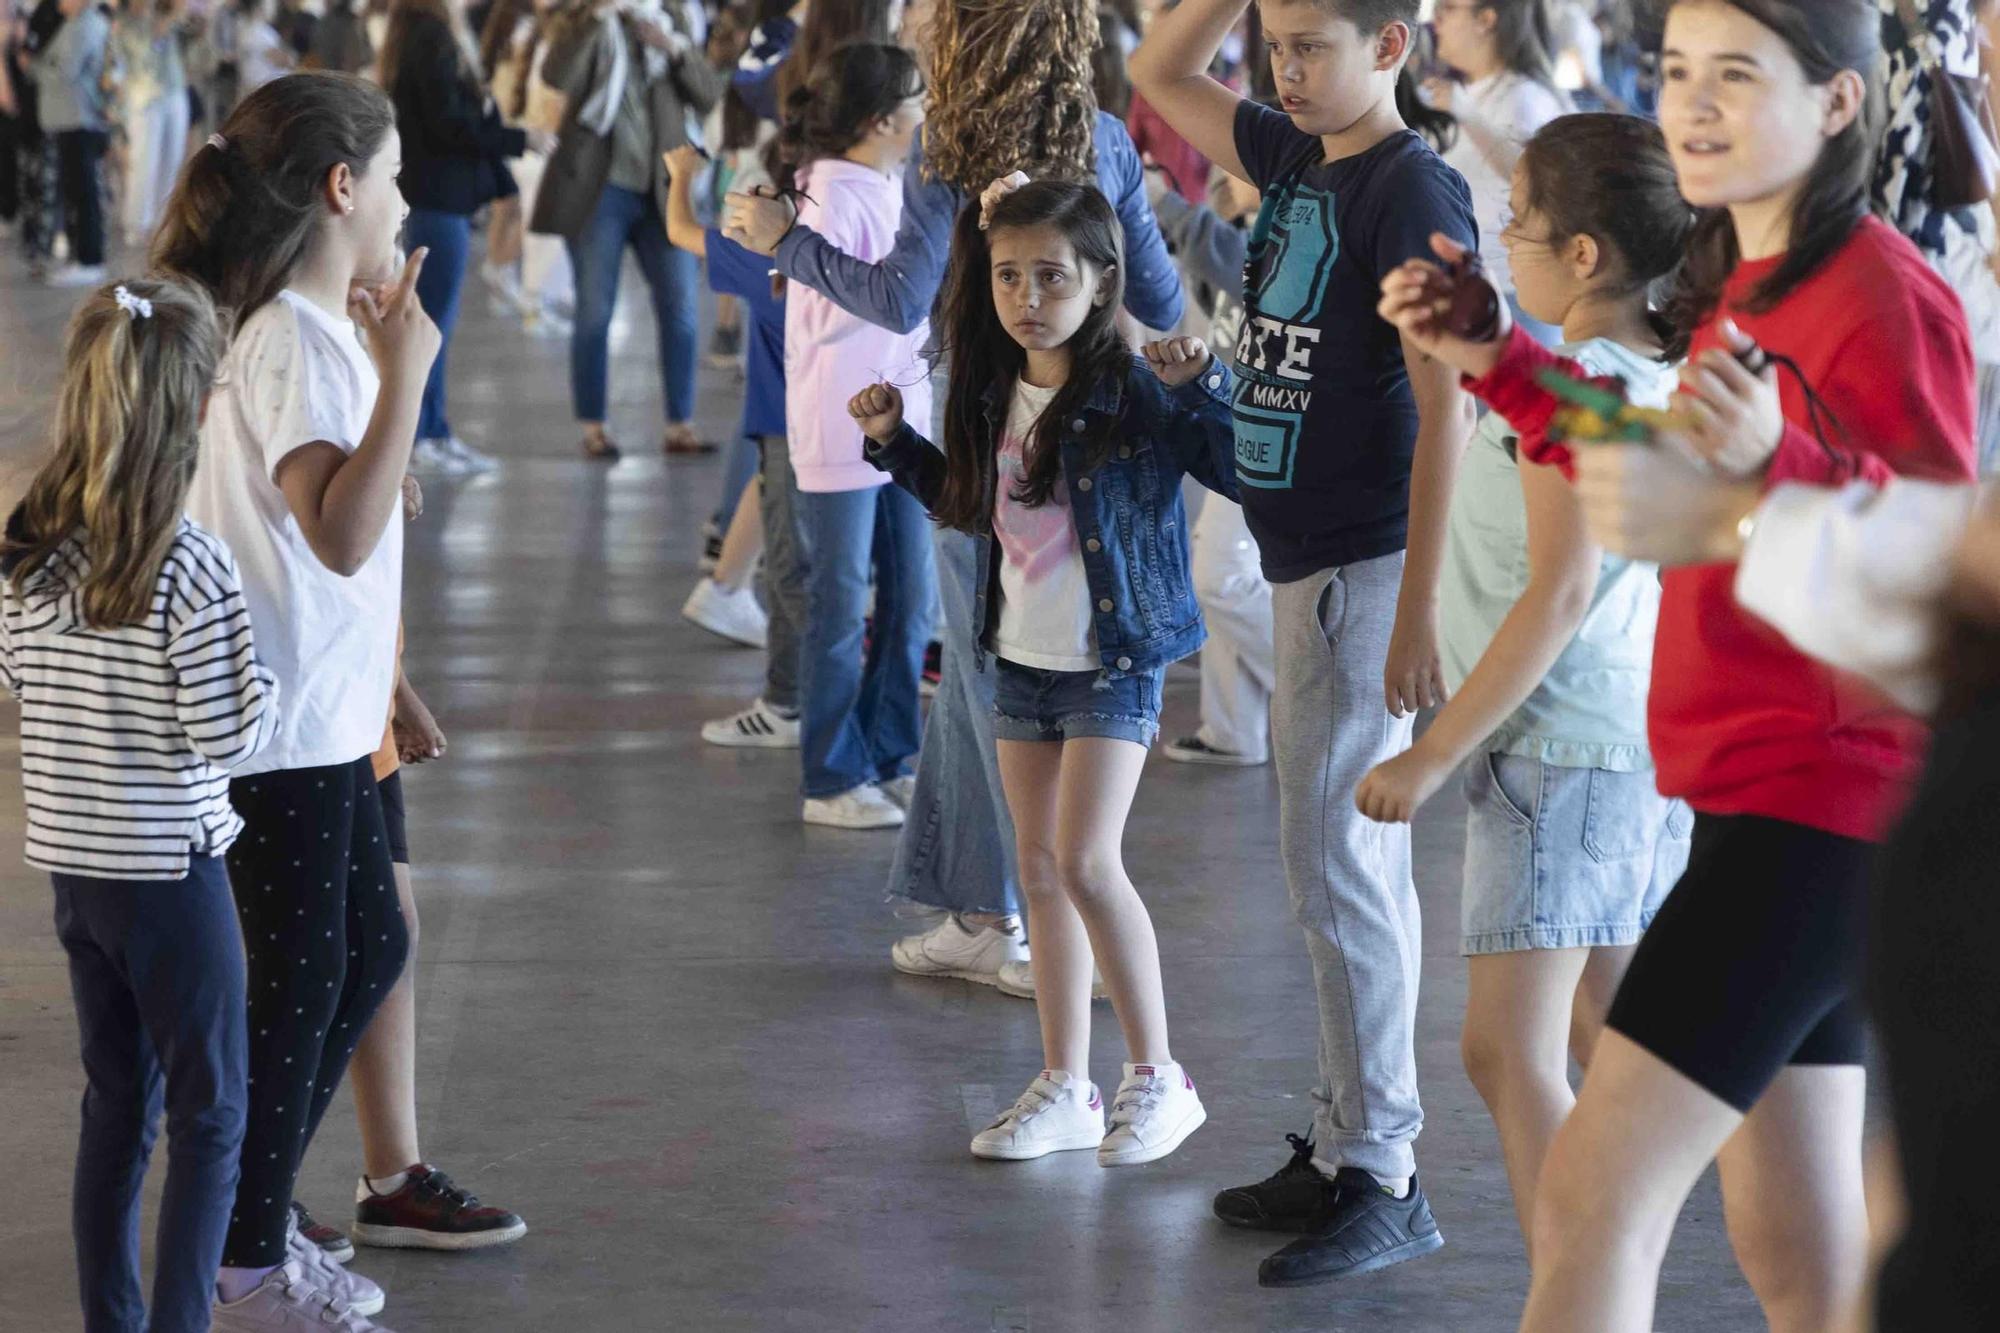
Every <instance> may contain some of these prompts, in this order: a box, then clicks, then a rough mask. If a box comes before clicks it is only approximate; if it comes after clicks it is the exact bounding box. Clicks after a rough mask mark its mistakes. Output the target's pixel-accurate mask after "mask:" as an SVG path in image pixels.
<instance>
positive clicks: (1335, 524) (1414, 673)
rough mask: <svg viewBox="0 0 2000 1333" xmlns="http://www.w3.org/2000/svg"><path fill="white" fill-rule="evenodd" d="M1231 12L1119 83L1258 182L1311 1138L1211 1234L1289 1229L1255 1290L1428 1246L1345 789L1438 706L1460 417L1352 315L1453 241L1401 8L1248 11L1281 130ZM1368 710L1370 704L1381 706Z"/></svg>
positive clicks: (1262, 326)
mask: <svg viewBox="0 0 2000 1333" xmlns="http://www.w3.org/2000/svg"><path fill="white" fill-rule="evenodd" d="M1243 8H1244V0H1182V3H1181V4H1180V5H1179V6H1178V7H1176V8H1174V9H1170V10H1167V11H1164V12H1162V13H1161V14H1160V15H1159V16H1158V17H1157V18H1156V19H1155V20H1154V24H1153V27H1152V29H1151V30H1150V32H1149V33H1148V35H1147V38H1146V41H1145V43H1144V44H1143V45H1142V46H1141V47H1140V48H1139V50H1138V52H1137V53H1136V54H1135V55H1134V56H1133V59H1132V66H1131V72H1132V80H1133V84H1134V86H1135V87H1136V88H1137V89H1138V91H1139V92H1140V93H1141V94H1143V95H1144V96H1145V98H1146V100H1147V101H1148V102H1150V103H1151V104H1152V105H1153V107H1154V108H1155V109H1157V110H1158V111H1159V112H1160V113H1161V114H1162V115H1164V116H1165V117H1166V118H1167V121H1168V122H1169V123H1170V124H1171V125H1172V126H1173V127H1174V129H1176V130H1177V131H1179V132H1180V133H1181V134H1182V135H1184V136H1186V138H1187V139H1188V140H1189V141H1190V142H1192V143H1193V144H1194V145H1195V147H1197V148H1199V149H1200V150H1201V151H1202V152H1203V153H1204V154H1205V155H1207V157H1208V158H1209V159H1210V160H1211V161H1213V162H1215V163H1217V164H1218V165H1220V166H1221V167H1222V168H1223V169H1224V170H1226V171H1228V172H1230V173H1231V174H1232V175H1236V176H1238V177H1240V178H1242V179H1244V180H1248V181H1250V182H1251V183H1253V184H1255V185H1257V186H1258V187H1260V188H1261V189H1262V190H1263V192H1264V202H1263V208H1262V211H1261V212H1260V213H1259V214H1258V218H1257V222H1256V225H1255V228H1254V230H1253V231H1252V233H1251V244H1250V254H1249V261H1248V263H1247V264H1246V265H1245V272H1244V281H1245V293H1244V305H1245V315H1244V320H1243V333H1242V336H1241V338H1240V339H1239V340H1238V343H1237V346H1236V357H1235V361H1236V371H1237V376H1238V382H1237V389H1236V466H1237V474H1238V479H1239V480H1240V482H1241V483H1242V491H1243V509H1244V513H1245V515H1246V517H1247V518H1248V520H1249V524H1250V531H1251V533H1252V535H1254V536H1255V537H1256V539H1257V544H1258V549H1259V551H1260V553H1261V555H1262V557H1263V562H1264V572H1265V575H1266V576H1267V577H1268V578H1269V579H1270V580H1271V583H1272V585H1273V588H1272V618H1273V621H1274V622H1275V626H1276V647H1277V681H1276V689H1275V691H1274V693H1273V696H1272V705H1271V723H1272V735H1273V750H1274V754H1275V758H1276V760H1277V768H1278V792H1279V804H1280V810H1279V829H1280V834H1279V842H1280V848H1281V852H1282V855H1283V859H1284V863H1285V877H1286V881H1287V883H1288V885H1289V887H1290V890H1291V898H1292V905H1293V910H1294V914H1295V915H1296V917H1297V918H1298V921H1299V923H1300V925H1301V926H1303V927H1304V928H1305V932H1306V944H1307V948H1308V950H1309V952H1310V953H1311V955H1312V960H1313V968H1314V972H1315V980H1316V983H1317V989H1318V1000H1319V1061H1320V1082H1319V1086H1317V1087H1316V1088H1315V1089H1314V1090H1313V1095H1314V1098H1315V1100H1316V1102H1317V1113H1316V1115H1315V1117H1314V1125H1313V1131H1314V1142H1313V1144H1312V1145H1310V1151H1306V1150H1301V1152H1300V1153H1299V1155H1298V1156H1297V1157H1295V1158H1294V1160H1293V1162H1292V1163H1291V1164H1290V1165H1289V1166H1287V1167H1286V1168H1285V1169H1284V1170H1282V1171H1280V1172H1279V1173H1278V1174H1277V1175H1275V1176H1273V1177H1271V1178H1270V1179H1269V1180H1266V1181H1264V1182H1263V1183H1261V1184H1257V1185H1249V1186H1245V1187H1242V1188H1239V1189H1232V1190H1225V1191H1224V1192H1223V1193H1222V1194H1220V1195H1219V1196H1217V1198H1216V1201H1215V1209H1216V1212H1217V1214H1218V1215H1219V1216H1221V1218H1222V1219H1223V1220H1224V1221H1227V1222H1233V1223H1236V1224H1238V1225H1243V1226H1251V1227H1259V1228H1263V1229H1267V1230H1273V1231H1288V1232H1298V1233H1303V1234H1302V1236H1301V1239H1299V1240H1298V1241H1295V1242H1294V1243H1292V1244H1290V1245H1288V1246H1286V1247H1285V1248H1284V1249H1282V1250H1280V1251H1278V1252H1277V1253H1276V1254H1273V1255H1272V1256H1270V1258H1268V1259H1266V1260H1265V1261H1264V1264H1263V1267H1262V1268H1261V1269H1260V1270H1259V1274H1258V1276H1259V1280H1260V1281H1261V1282H1263V1283H1264V1284H1265V1285H1267V1286H1295V1285H1300V1284H1304V1283H1310V1282H1320V1281H1325V1280H1328V1279H1331V1278H1336V1277H1343V1276H1348V1275H1350V1274H1354V1273H1360V1272H1367V1271H1370V1270H1372V1269H1375V1268H1380V1267H1383V1266H1385V1265H1388V1264H1392V1263H1398V1262H1401V1261H1402V1260H1405V1259H1411V1258H1415V1257H1416V1256H1418V1255H1421V1254H1427V1253H1429V1252H1431V1251H1433V1250H1436V1249H1438V1248H1439V1247H1441V1246H1442V1245H1443V1243H1444V1242H1443V1237H1442V1235H1441V1234H1440V1233H1439V1231H1438V1227H1437V1223H1436V1221H1435V1220H1434V1219H1433V1218H1432V1216H1431V1212H1430V1206H1429V1204H1428V1203H1427V1202H1426V1201H1425V1199H1424V1196H1423V1191H1422V1190H1421V1189H1420V1188H1418V1186H1417V1181H1416V1159H1415V1154H1414V1150H1413V1146H1412V1145H1413V1144H1414V1142H1415V1140H1416V1137H1417V1133H1418V1131H1419V1130H1420V1129H1421V1128H1422V1126H1423V1110H1422V1107H1421V1106H1420V1104H1419V1102H1418V1099H1417V1077H1416V1055H1415V1024H1416V1010H1417V977H1418V968H1419V959H1420V957H1421V953H1422V944H1423V941H1422V933H1421V930H1420V927H1419V921H1418V909H1417V896H1416V888H1415V885H1414V883H1413V882H1412V880H1411V878H1410V842H1409V830H1408V828H1407V826H1404V825H1380V824H1371V823H1369V822H1368V821H1367V820H1365V819H1364V818H1363V817H1362V816H1361V814H1360V813H1359V812H1358V811H1357V810H1356V809H1355V807H1354V788H1355V786H1356V785H1357V784H1358V783H1359V782H1360V780H1361V778H1362V777H1363V776H1364V775H1365V774H1366V773H1367V772H1368V770H1369V768H1370V767H1372V766H1373V765H1375V764H1377V763H1379V762H1381V761H1382V760H1385V759H1388V758H1390V757H1391V756H1393V755H1395V754H1397V753H1399V752H1400V751H1402V750H1403V749H1405V748H1407V747H1408V745H1409V742H1410V730H1411V726H1412V723H1413V720H1414V715H1415V713H1416V711H1417V709H1419V708H1424V707H1430V706H1432V705H1434V704H1437V703H1441V702H1443V700H1444V683H1443V673H1442V668H1441V664H1440V658H1439V652H1438V628H1437V589H1438V572H1439V567H1440V564H1441V561H1442V557H1443V547H1444V539H1445V516H1446V511H1447V509H1448V507H1449V502H1450V493H1451V483H1452V478H1453V475H1454V473H1455V471H1456V468H1457V464H1458V458H1459V455H1460V454H1461V453H1462V451H1463V450H1464V447H1465V443H1466V440H1467V438H1468V437H1469V436H1470V434H1471V429H1472V407H1471V403H1470V402H1469V400H1468V399H1467V398H1466V397H1465V395H1464V394H1463V393H1461V392H1460V391H1459V389H1458V385H1457V377H1456V376H1455V375H1454V374H1453V373H1452V372H1451V371H1450V370H1449V369H1448V368H1446V367H1445V366H1443V365H1442V364H1440V363H1437V362H1434V361H1431V360H1430V359H1429V358H1428V357H1425V356H1423V355H1422V354H1421V353H1418V352H1416V351H1414V350H1412V349H1408V348H1405V347H1404V346H1403V344H1402V342H1401V339H1400V337H1399V335H1398V334H1397V332H1396V331H1395V329H1393V328H1392V327H1390V326H1389V325H1388V324H1386V323H1385V322H1383V321H1382V320H1381V319H1380V318H1379V317H1378V316H1377V315H1376V313H1375V310H1376V305H1377V303H1378V302H1379V301H1380V299H1381V280H1382V278H1383V276H1384V275H1385V274H1387V273H1388V272H1390V271H1391V270H1392V269H1394V268H1396V267H1397V266H1398V265H1400V264H1402V263H1403V262H1404V261H1405V260H1408V259H1412V258H1429V257H1430V256H1431V254H1432V251H1431V246H1430V237H1431V234H1432V233H1433V232H1443V233H1444V234H1446V235H1448V236H1451V237H1452V238H1453V239H1455V240H1457V241H1459V242H1460V243H1461V244H1463V245H1466V246H1467V247H1469V248H1476V246H1477V237H1478V230H1477V228H1476V227H1475V226H1474V223H1473V216H1472V196H1471V193H1470V191H1468V190H1467V188H1466V185H1465V182H1464V180H1463V179H1462V178H1461V177H1460V176H1459V175H1458V173H1457V172H1455V171H1453V170H1452V169H1451V168H1450V167H1448V166H1446V165H1445V163H1444V161H1443V159H1441V158H1440V157H1438V155H1437V154H1436V153H1435V152H1433V151H1432V150H1431V148H1430V146H1429V145H1428V144H1426V143H1425V142H1424V141H1423V140H1422V139H1421V138H1420V137H1418V136H1417V135H1416V134H1415V133H1413V132H1412V131H1411V130H1409V129H1408V128H1407V127H1406V126H1405V125H1404V124H1403V121H1402V118H1401V116H1400V115H1399V114H1398V113H1397V110H1396V98H1395V89H1396V82H1397V79H1398V78H1399V77H1400V76H1401V75H1402V70H1403V64H1404V61H1405V60H1406V59H1407V57H1408V55H1409V51H1410V38H1411V33H1412V31H1413V29H1414V27H1415V25H1416V20H1417V10H1418V0H1263V3H1262V4H1261V5H1260V17H1261V18H1262V20H1263V29H1264V39H1265V45H1266V47H1267V49H1268V53H1269V56H1270V60H1271V72H1272V74H1273V75H1274V76H1275V79H1276V83H1277V89H1278V93H1279V97H1280V103H1281V106H1282V107H1283V113H1282V114H1280V113H1279V112H1278V111H1273V110H1271V109H1269V108H1268V107H1264V106H1260V105H1258V104H1256V103H1254V102H1251V101H1248V100H1246V99H1244V98H1240V97H1238V96H1237V95H1236V94H1235V93H1234V92H1232V91H1230V90H1229V89H1228V88H1226V87H1224V86H1223V85H1222V84H1220V83H1218V82H1216V81H1215V80H1213V79H1211V78H1210V77H1208V74H1207V69H1208V65H1209V61H1210V60H1211V59H1212V58H1213V57H1214V55H1215V53H1216V51H1217V49H1218V48H1219V47H1220V46H1221V44H1222V41H1223V39H1224V38H1225V37H1226V36H1227V35H1228V33H1229V31H1230V30H1231V29H1232V28H1233V27H1234V26H1235V24H1236V22H1237V20H1238V19H1239V18H1240V17H1241V15H1242V12H1243ZM1385 695H1386V700H1385Z"/></svg>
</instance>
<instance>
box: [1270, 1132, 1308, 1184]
mask: <svg viewBox="0 0 2000 1333" xmlns="http://www.w3.org/2000/svg"><path fill="white" fill-rule="evenodd" d="M1285 1142H1287V1143H1289V1144H1291V1145H1292V1160H1291V1161H1289V1162H1286V1163H1285V1164H1284V1165H1283V1166H1281V1167H1279V1168H1278V1170H1277V1172H1276V1174H1274V1175H1272V1176H1271V1178H1270V1179H1269V1180H1267V1181H1266V1182H1265V1183H1266V1184H1276V1183H1277V1182H1279V1181H1281V1180H1288V1179H1290V1178H1291V1177H1293V1176H1295V1175H1297V1174H1299V1172H1300V1171H1310V1172H1312V1173H1313V1174H1314V1175H1318V1174H1319V1168H1318V1167H1316V1166H1314V1165H1313V1164H1312V1160H1313V1141H1312V1139H1311V1138H1310V1137H1307V1138H1300V1137H1299V1136H1298V1135H1297V1134H1287V1135H1285Z"/></svg>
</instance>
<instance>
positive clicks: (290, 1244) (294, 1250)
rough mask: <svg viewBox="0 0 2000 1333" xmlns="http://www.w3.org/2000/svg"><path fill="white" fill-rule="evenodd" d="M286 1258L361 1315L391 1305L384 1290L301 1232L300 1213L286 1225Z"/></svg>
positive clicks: (380, 1310) (291, 1216) (379, 1310)
mask: <svg viewBox="0 0 2000 1333" xmlns="http://www.w3.org/2000/svg"><path fill="white" fill-rule="evenodd" d="M285 1257H286V1258H287V1259H291V1260H295V1261H297V1263H298V1265H299V1267H300V1268H301V1269H303V1270H304V1271H305V1274H306V1276H307V1277H308V1278H310V1279H311V1280H312V1282H313V1283H314V1285H316V1286H317V1287H319V1288H320V1290H322V1291H324V1292H325V1293H326V1294H327V1295H329V1296H331V1297H333V1298H334V1299H335V1300H337V1301H339V1302H340V1303H341V1304H343V1305H346V1306H349V1307H351V1308H352V1309H353V1311H354V1313H356V1314H359V1315H373V1314H380V1313H381V1312H382V1307H383V1306H385V1305H387V1304H388V1303H389V1298H388V1297H387V1296H386V1295H384V1294H383V1291H382V1288H380V1287H378V1286H376V1285H375V1284H374V1283H373V1282H371V1281H369V1280H368V1279H367V1278H365V1277H363V1276H361V1274H359V1273H354V1272H350V1271H348V1270H347V1269H346V1268H343V1267H342V1266H341V1265H339V1264H337V1263H335V1262H334V1261H333V1260H332V1259H331V1258H330V1257H328V1255H327V1252H326V1251H325V1250H322V1249H321V1248H320V1247H319V1245H318V1244H317V1243H315V1242H314V1241H313V1240H312V1239H311V1238H309V1237H308V1236H307V1235H306V1234H305V1233H304V1232H302V1231H300V1230H299V1223H298V1214H297V1213H292V1214H291V1215H290V1220H289V1221H288V1222H287V1223H286V1224H285Z"/></svg>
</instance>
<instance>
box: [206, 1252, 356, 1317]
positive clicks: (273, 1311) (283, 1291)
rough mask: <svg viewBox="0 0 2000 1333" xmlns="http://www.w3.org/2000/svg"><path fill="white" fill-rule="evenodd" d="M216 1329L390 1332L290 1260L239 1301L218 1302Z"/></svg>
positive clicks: (213, 1313)
mask: <svg viewBox="0 0 2000 1333" xmlns="http://www.w3.org/2000/svg"><path fill="white" fill-rule="evenodd" d="M209 1319H210V1324H209V1327H210V1329H211V1330H212V1333H328V1330H334V1331H335V1333H389V1330H388V1329H386V1328H384V1327H382V1325H380V1324H377V1323H373V1322H371V1321H370V1320H369V1318H368V1316H366V1315H364V1314H362V1313H361V1312H360V1311H359V1310H356V1309H355V1308H354V1307H352V1306H350V1305H348V1304H347V1303H346V1302H345V1301H343V1300H341V1299H340V1298H339V1297H337V1296H334V1295H333V1294H332V1293H330V1292H328V1291H327V1290H326V1289H325V1288H323V1287H321V1286H320V1285H319V1284H318V1283H317V1282H316V1281H315V1280H314V1278H313V1275H312V1274H311V1273H308V1272H306V1271H305V1269H304V1267H303V1266H302V1265H300V1263H299V1261H298V1260H297V1259H287V1260H286V1261H285V1262H284V1263H283V1264H282V1265H280V1266H279V1267H278V1268H276V1269H274V1270H273V1271H272V1272H271V1274H270V1275H269V1276H268V1277H266V1278H265V1279H264V1280H263V1281H262V1282H261V1283H259V1284H258V1286H257V1289H256V1290H255V1291H253V1292H251V1293H250V1294H249V1295H248V1296H245V1297H244V1298H243V1299H242V1300H240V1301H229V1302H224V1301H220V1300H218V1301H216V1302H215V1304H214V1306H213V1307H211V1309H210V1310H209Z"/></svg>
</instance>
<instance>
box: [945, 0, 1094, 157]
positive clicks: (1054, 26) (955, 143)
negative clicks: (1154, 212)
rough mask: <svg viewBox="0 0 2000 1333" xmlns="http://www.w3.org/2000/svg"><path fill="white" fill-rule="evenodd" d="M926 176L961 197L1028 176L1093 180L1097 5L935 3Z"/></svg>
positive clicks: (1062, 0) (1062, 1)
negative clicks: (1010, 177) (1011, 175)
mask: <svg viewBox="0 0 2000 1333" xmlns="http://www.w3.org/2000/svg"><path fill="white" fill-rule="evenodd" d="M930 37H931V97H930V105H929V107H928V108H927V110H926V117H927V118H926V120H925V122H924V170H925V171H926V172H927V173H928V174H930V175H932V176H935V177H937V178H938V179H940V180H943V181H945V182H947V183H948V184H951V185H954V186H957V187H958V188H959V189H961V190H963V191H965V192H966V193H967V194H977V193H978V192H979V191H980V190H982V189H984V188H985V187H986V185H987V184H988V183H989V182H991V181H992V180H993V178H994V177H996V176H1004V175H1006V174H1007V173H1008V172H1010V171H1014V170H1016V169H1019V168H1027V167H1034V168H1037V169H1038V170H1039V171H1041V172H1043V173H1046V172H1048V171H1049V170H1050V169H1051V168H1053V169H1056V170H1057V171H1058V172H1059V173H1060V174H1065V175H1075V176H1079V177H1081V178H1083V179H1085V180H1090V179H1094V178H1095V177H1096V174H1097V146H1096V139H1095V133H1096V124H1097V93H1096V91H1095V84H1094V82H1093V80H1094V76H1095V67H1094V63H1093V60H1092V56H1093V55H1094V54H1095V52H1096V50H1097V45H1098V41H1099V35H1098V25H1097V0H938V8H937V14H936V17H935V18H934V19H933V20H932V23H931V34H930Z"/></svg>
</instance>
